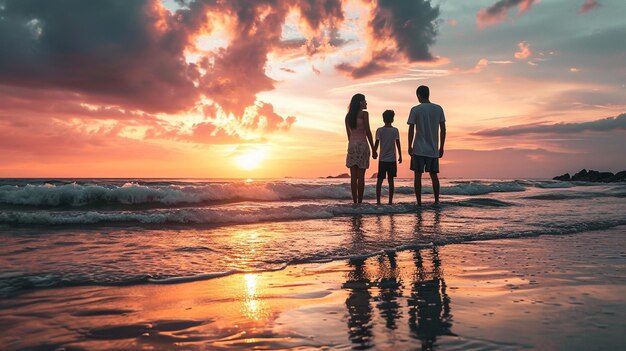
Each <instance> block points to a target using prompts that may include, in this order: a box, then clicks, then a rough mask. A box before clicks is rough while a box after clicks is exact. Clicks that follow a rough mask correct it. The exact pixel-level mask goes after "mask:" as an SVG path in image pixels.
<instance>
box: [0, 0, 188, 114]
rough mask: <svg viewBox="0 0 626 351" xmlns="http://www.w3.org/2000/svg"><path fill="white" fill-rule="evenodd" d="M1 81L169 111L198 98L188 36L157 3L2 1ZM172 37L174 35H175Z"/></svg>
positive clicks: (0, 3)
mask: <svg viewBox="0 0 626 351" xmlns="http://www.w3.org/2000/svg"><path fill="white" fill-rule="evenodd" d="M0 6H1V7H0V8H1V10H0V80H1V81H2V82H3V84H5V85H12V86H21V87H31V88H37V89H49V88H57V89H66V90H70V91H78V92H81V93H83V94H87V95H90V96H92V97H94V98H96V99H97V100H100V101H102V102H105V103H112V104H120V105H125V106H129V107H133V108H138V109H142V110H145V111H152V112H155V111H166V112H175V111H179V110H182V109H184V108H185V107H186V106H188V105H189V104H192V103H193V101H195V100H196V99H197V98H198V92H197V90H196V89H195V88H194V86H193V84H192V80H193V78H194V77H195V76H196V75H197V70H196V68H195V67H194V66H193V65H188V64H186V63H185V61H184V57H183V55H182V53H183V49H184V47H185V46H186V44H187V42H186V41H185V40H184V39H185V37H181V36H179V35H177V33H178V31H177V30H174V29H173V25H174V24H173V21H174V18H173V17H172V16H170V15H169V14H168V12H166V11H162V8H161V7H160V5H159V4H158V3H156V2H155V1H148V0H143V1H138V0H133V1H126V0H110V1H98V2H94V3H92V2H86V1H72V0H65V1H41V0H17V1H16V0H4V1H0ZM173 39H176V40H173Z"/></svg>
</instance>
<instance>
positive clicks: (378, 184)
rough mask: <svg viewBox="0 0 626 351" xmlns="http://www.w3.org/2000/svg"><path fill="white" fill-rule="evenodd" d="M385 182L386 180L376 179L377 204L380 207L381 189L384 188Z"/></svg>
mask: <svg viewBox="0 0 626 351" xmlns="http://www.w3.org/2000/svg"><path fill="white" fill-rule="evenodd" d="M383 180H384V178H381V177H378V179H376V203H377V204H379V205H380V191H381V188H382V187H383Z"/></svg>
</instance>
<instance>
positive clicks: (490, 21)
mask: <svg viewBox="0 0 626 351" xmlns="http://www.w3.org/2000/svg"><path fill="white" fill-rule="evenodd" d="M535 2H536V0H499V1H497V2H496V3H494V4H493V5H491V6H489V7H487V8H483V9H480V10H479V11H478V13H477V14H476V23H478V26H479V27H486V26H490V25H494V24H498V23H500V22H503V21H505V20H506V19H507V17H508V16H509V11H510V10H511V9H513V8H515V7H519V9H518V14H520V15H521V14H523V13H525V12H526V11H528V9H530V7H531V6H532V5H533V3H535Z"/></svg>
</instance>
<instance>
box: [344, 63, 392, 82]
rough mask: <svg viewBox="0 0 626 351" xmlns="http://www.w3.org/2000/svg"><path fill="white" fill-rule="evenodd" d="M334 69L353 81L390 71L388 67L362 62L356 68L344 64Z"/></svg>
mask: <svg viewBox="0 0 626 351" xmlns="http://www.w3.org/2000/svg"><path fill="white" fill-rule="evenodd" d="M335 69H336V70H338V71H340V72H344V73H346V74H348V75H350V76H351V77H352V78H354V79H359V78H365V77H369V76H373V75H376V74H380V73H384V72H387V71H389V70H390V68H389V67H387V66H385V65H384V64H381V63H378V62H375V61H369V62H363V63H361V64H360V65H358V66H357V65H352V64H349V63H345V62H344V63H340V64H338V65H336V66H335Z"/></svg>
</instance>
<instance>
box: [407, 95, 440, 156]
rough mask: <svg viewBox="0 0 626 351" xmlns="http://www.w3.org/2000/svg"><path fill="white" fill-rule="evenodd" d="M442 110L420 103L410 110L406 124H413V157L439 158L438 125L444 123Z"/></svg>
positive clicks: (429, 104) (432, 105)
mask: <svg viewBox="0 0 626 351" xmlns="http://www.w3.org/2000/svg"><path fill="white" fill-rule="evenodd" d="M445 121H446V117H445V116H444V114H443V108H441V106H439V105H437V104H433V103H430V102H429V103H422V104H419V105H417V106H415V107H413V108H412V109H411V113H409V120H408V121H407V124H415V127H416V128H417V130H416V131H415V141H414V142H413V155H416V156H426V157H433V158H438V157H439V123H441V122H445Z"/></svg>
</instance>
